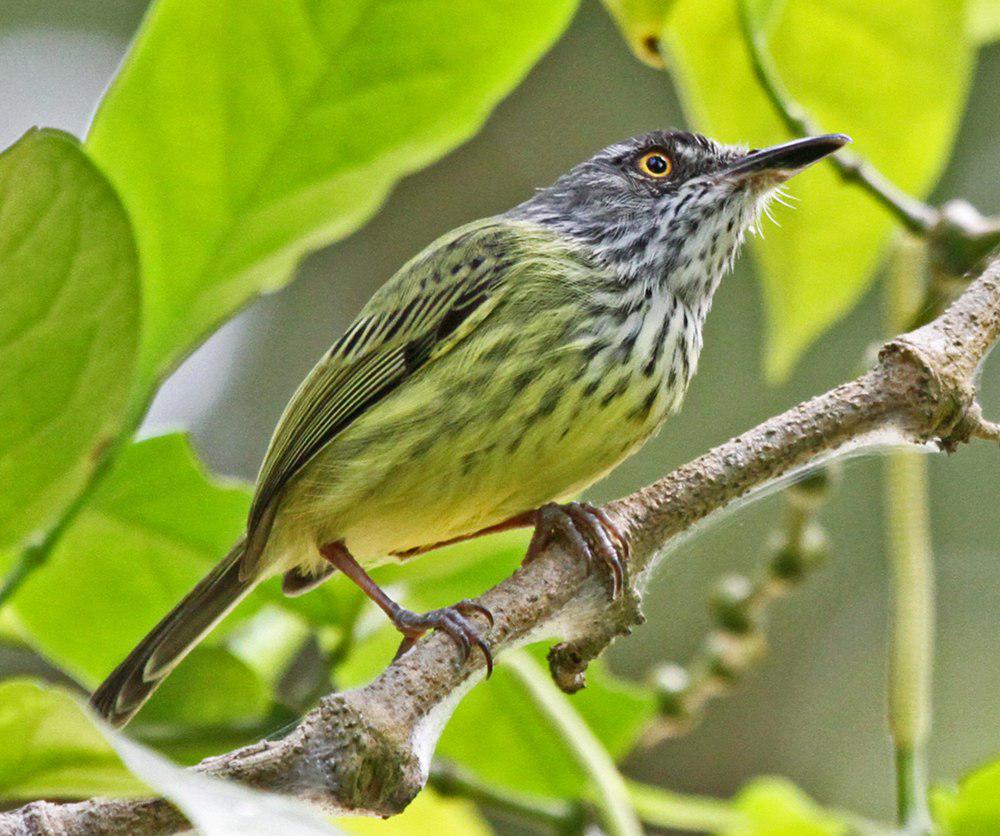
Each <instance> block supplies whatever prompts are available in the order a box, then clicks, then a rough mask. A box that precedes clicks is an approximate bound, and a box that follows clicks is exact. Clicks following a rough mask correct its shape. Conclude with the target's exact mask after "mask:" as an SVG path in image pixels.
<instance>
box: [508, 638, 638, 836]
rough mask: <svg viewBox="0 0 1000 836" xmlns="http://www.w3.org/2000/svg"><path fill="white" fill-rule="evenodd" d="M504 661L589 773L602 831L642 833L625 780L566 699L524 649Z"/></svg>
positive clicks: (621, 835) (632, 835)
mask: <svg viewBox="0 0 1000 836" xmlns="http://www.w3.org/2000/svg"><path fill="white" fill-rule="evenodd" d="M504 664H505V667H506V668H507V669H508V670H510V671H511V672H512V673H513V674H514V675H515V676H516V677H517V678H518V679H519V680H520V681H521V684H522V685H524V687H525V689H526V690H527V691H528V693H529V694H530V695H531V698H532V699H533V700H534V701H535V704H536V705H537V706H538V708H539V709H540V710H541V712H542V713H543V714H545V715H546V717H547V718H548V719H549V721H550V723H551V724H552V727H553V728H554V729H555V730H556V731H557V732H558V733H559V735H560V736H561V737H562V739H563V742H564V743H565V744H566V745H567V746H568V747H569V749H570V750H571V751H572V752H573V754H574V755H575V756H576V759H577V762H578V763H579V764H580V766H581V767H582V768H583V770H584V771H585V772H586V773H587V774H588V775H589V776H590V780H591V784H592V785H593V791H594V802H595V807H596V808H597V813H598V817H599V818H600V819H601V821H602V823H603V824H604V828H605V830H606V831H607V832H608V833H609V834H612V836H641V834H642V825H641V824H640V823H639V817H638V816H637V815H636V812H635V809H634V808H633V807H632V802H631V800H630V799H629V794H628V789H627V788H626V786H625V779H624V778H622V776H621V773H620V772H619V771H618V767H617V766H615V763H614V761H612V760H611V756H610V755H608V752H607V750H606V749H605V748H604V746H603V745H601V742H600V741H599V740H598V739H597V738H596V737H594V733H593V732H592V731H591V730H590V727H589V726H588V725H587V724H586V723H585V722H584V721H583V718H582V717H581V716H580V715H579V714H578V713H577V711H576V709H575V708H573V706H572V705H570V704H569V702H568V699H569V698H568V697H567V696H566V695H565V694H564V693H563V692H562V691H560V690H559V689H558V688H556V686H555V685H554V684H553V682H552V679H551V678H550V677H549V675H548V674H547V673H546V672H545V671H544V670H542V668H540V667H539V666H538V664H537V663H536V662H535V660H534V659H532V658H531V657H530V656H529V655H528V654H527V653H525V652H524V651H522V650H515V651H513V652H511V653H509V654H508V655H507V657H506V658H505V659H504Z"/></svg>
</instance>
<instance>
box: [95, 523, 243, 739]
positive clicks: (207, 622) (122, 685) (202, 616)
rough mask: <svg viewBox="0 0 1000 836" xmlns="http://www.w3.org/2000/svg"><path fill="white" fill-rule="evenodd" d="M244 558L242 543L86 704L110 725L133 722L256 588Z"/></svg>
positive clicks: (176, 608) (112, 674)
mask: <svg viewBox="0 0 1000 836" xmlns="http://www.w3.org/2000/svg"><path fill="white" fill-rule="evenodd" d="M243 553H244V541H243V540H242V539H240V541H239V542H238V543H237V544H236V545H235V546H234V547H233V548H232V550H231V551H230V552H229V554H227V555H226V556H225V557H224V558H223V559H222V561H221V562H220V563H219V564H218V565H217V566H216V567H215V568H214V569H213V570H212V571H211V572H209V574H208V575H207V576H206V577H205V578H203V579H202V580H201V581H200V582H199V584H198V585H197V586H196V587H195V588H194V589H193V590H191V592H190V593H189V594H188V595H187V597H185V598H184V600H183V601H181V602H180V603H179V604H178V605H177V606H176V607H174V608H173V609H172V610H171V611H170V613H169V614H168V615H167V616H166V617H165V618H164V619H163V620H162V621H161V622H160V623H159V624H157V625H156V626H155V627H154V628H153V629H152V630H150V632H149V634H148V635H147V636H146V638H144V639H143V640H142V641H141V642H139V644H138V645H137V646H136V648H135V649H134V650H133V651H132V652H131V653H129V655H128V656H127V657H126V658H125V661H123V662H122V663H121V664H120V665H119V666H118V667H117V668H115V669H114V670H113V671H112V672H111V674H110V675H109V676H108V678H107V679H105V680H104V682H102V683H101V685H100V687H99V688H98V689H97V690H96V691H95V692H94V695H93V697H91V699H90V704H91V705H92V706H93V707H94V709H95V710H96V711H97V712H98V713H99V714H100V715H101V716H103V717H104V718H105V719H106V720H107V721H108V722H109V723H111V724H112V725H113V726H123V725H125V723H127V722H128V721H129V720H131V719H132V716H133V715H134V714H135V713H136V712H137V711H138V710H139V709H140V708H142V705H143V703H145V702H146V700H148V699H149V698H150V696H151V695H152V693H153V691H155V690H156V689H157V688H158V687H159V685H160V683H161V682H163V680H164V679H166V677H167V674H169V673H170V672H171V671H172V670H173V669H174V668H175V667H177V665H178V663H179V662H180V661H181V659H183V658H184V657H185V656H187V654H188V653H189V652H190V651H191V648H193V647H194V646H195V645H196V644H197V643H198V642H199V641H200V640H201V638H202V636H204V635H205V634H206V633H207V632H208V631H209V630H211V629H212V627H214V626H215V625H216V624H217V623H218V622H219V621H220V620H221V619H222V617H223V616H224V615H225V614H226V613H228V612H229V611H230V610H231V609H232V608H233V607H235V606H236V605H237V604H238V603H239V602H240V601H241V600H242V599H243V598H244V597H245V596H246V595H247V594H248V593H249V592H250V591H251V590H252V589H253V588H254V587H255V586H256V585H257V580H258V578H257V577H251V578H241V577H240V567H241V561H242V558H243Z"/></svg>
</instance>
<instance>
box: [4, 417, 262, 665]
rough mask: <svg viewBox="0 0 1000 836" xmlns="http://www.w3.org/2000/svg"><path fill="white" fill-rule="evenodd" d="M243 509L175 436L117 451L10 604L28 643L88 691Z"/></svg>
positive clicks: (207, 564) (228, 538) (231, 534)
mask: <svg viewBox="0 0 1000 836" xmlns="http://www.w3.org/2000/svg"><path fill="white" fill-rule="evenodd" d="M248 503H249V494H248V492H247V491H246V489H245V488H243V487H237V486H235V485H227V484H222V483H220V482H217V481H210V480H209V479H208V478H207V477H206V475H205V473H204V471H203V469H202V468H201V465H200V464H199V462H198V461H197V459H196V458H195V456H194V453H193V452H192V451H191V449H190V447H189V445H188V442H187V439H186V438H185V437H183V436H181V435H165V436H160V437H158V438H151V439H148V440H146V441H141V442H139V443H137V444H133V445H131V446H130V447H128V448H126V449H125V451H124V452H123V453H122V455H121V456H120V457H119V459H118V460H117V461H116V463H115V466H114V469H113V471H112V472H111V473H109V474H108V476H107V477H106V479H105V480H104V481H103V482H102V483H101V485H100V486H99V487H98V489H97V490H96V491H95V493H94V496H93V498H92V499H91V501H90V503H88V505H87V507H86V508H85V509H83V510H82V511H81V512H80V514H79V515H78V516H77V517H76V519H75V520H74V521H73V523H72V524H71V526H70V527H69V528H68V529H67V531H66V532H65V534H64V535H63V536H62V537H61V538H60V540H59V542H58V544H57V545H56V547H55V549H54V550H53V552H52V554H51V556H50V558H49V560H48V562H47V563H46V564H45V565H44V566H43V567H42V568H40V569H39V570H37V571H36V572H35V573H34V574H33V575H32V576H31V577H30V578H29V579H28V581H27V582H26V583H25V584H24V586H23V587H22V588H21V590H20V591H19V592H18V593H17V595H16V596H15V598H14V601H13V604H14V607H15V608H16V612H17V615H18V617H19V618H20V620H21V622H22V623H23V624H24V625H25V627H26V628H27V630H28V632H29V634H30V638H31V641H32V642H33V643H34V644H35V645H36V646H37V647H38V648H39V649H40V650H41V651H42V652H43V653H44V654H45V655H46V656H48V657H49V658H50V659H52V660H53V661H54V662H56V663H57V664H58V665H59V666H60V667H62V668H63V669H64V670H66V671H68V672H69V673H71V674H72V675H73V676H75V677H77V678H78V679H79V680H80V681H81V682H83V683H85V684H87V685H93V684H95V683H96V682H97V681H98V680H99V679H100V678H101V677H102V676H104V675H105V674H107V673H108V672H109V671H110V670H111V669H112V668H113V667H114V666H115V665H116V664H117V663H118V662H120V661H121V659H122V658H123V657H124V655H125V654H126V653H127V652H128V651H129V650H131V649H132V647H133V646H134V645H135V644H136V642H138V641H139V639H141V638H142V636H143V635H145V633H146V632H147V631H148V630H149V629H150V628H151V627H152V626H153V625H154V624H156V622H157V621H159V619H160V618H161V617H162V616H163V615H165V614H166V613H167V612H168V611H169V610H170V609H171V608H172V607H173V606H174V605H175V604H176V603H177V602H178V601H179V600H180V599H181V598H182V597H183V596H184V595H185V594H186V593H187V592H189V591H190V590H191V588H192V587H193V586H194V585H195V583H197V582H198V581H199V580H200V579H201V577H202V576H203V575H204V574H205V573H206V572H207V571H208V570H209V568H211V566H212V565H214V563H215V562H216V561H218V560H219V559H220V558H221V557H222V556H223V555H224V554H225V553H226V552H227V551H228V549H229V547H230V546H231V545H232V543H233V542H234V541H235V539H236V538H237V537H238V536H239V534H240V532H241V531H242V530H243V526H244V523H245V520H246V510H247V506H248ZM192 664H195V663H192ZM176 675H180V674H179V672H178V674H176Z"/></svg>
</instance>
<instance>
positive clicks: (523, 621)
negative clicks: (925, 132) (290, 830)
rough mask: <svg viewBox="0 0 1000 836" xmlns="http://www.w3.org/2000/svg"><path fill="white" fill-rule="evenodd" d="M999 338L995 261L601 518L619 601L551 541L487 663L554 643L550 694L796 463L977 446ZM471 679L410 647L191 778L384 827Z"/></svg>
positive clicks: (433, 651)
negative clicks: (622, 542) (856, 363)
mask: <svg viewBox="0 0 1000 836" xmlns="http://www.w3.org/2000/svg"><path fill="white" fill-rule="evenodd" d="M998 337H1000V257H997V258H994V260H993V261H992V263H991V265H990V266H989V267H988V268H987V270H986V271H985V272H984V273H983V274H982V275H981V276H980V277H979V278H978V279H976V280H975V281H974V282H973V283H972V284H971V285H970V286H969V288H968V289H967V290H966V291H965V293H963V294H962V296H961V297H960V298H959V299H958V300H957V301H956V302H955V303H954V304H953V305H952V306H951V307H949V308H948V310H947V311H945V312H944V313H943V314H942V315H941V316H940V317H938V318H937V319H935V320H934V321H932V322H930V323H929V324H927V325H925V326H923V327H921V328H919V329H917V330H916V331H913V332H911V333H909V334H905V335H902V336H900V337H897V338H896V339H894V340H892V341H891V342H889V343H888V344H886V346H885V347H884V348H883V349H882V352H881V353H880V355H879V359H878V361H877V363H876V365H875V367H874V368H873V369H872V370H871V371H869V372H867V373H866V374H864V375H862V376H861V377H859V378H857V379H855V380H852V381H850V382H848V383H844V384H842V385H841V386H838V387H837V388H835V389H832V390H831V391H829V392H827V393H825V394H823V395H819V396H818V397H815V398H813V399H811V400H809V401H806V402H804V403H802V404H799V405H798V406H796V407H794V408H792V409H790V410H789V411H788V412H785V413H784V414H782V415H779V416H777V417H774V418H771V419H770V420H768V421H765V422H764V423H763V424H760V425H759V426H758V427H755V428H754V429H752V430H750V431H749V432H747V433H745V434H744V435H742V436H739V437H737V438H734V439H732V440H731V441H728V442H726V443H725V444H722V445H720V446H718V447H716V448H715V449H713V450H711V451H709V452H708V453H706V454H705V455H703V456H701V457H700V458H698V459H695V460H694V461H692V462H690V463H688V464H686V465H684V466H683V467H680V468H678V469H677V470H675V471H673V472H672V473H670V474H669V475H667V476H665V477H664V478H663V479H661V480H660V481H658V482H656V483H655V484H653V485H650V486H649V487H647V488H644V489H643V490H640V491H638V492H636V493H634V494H632V495H631V496H628V497H626V498H624V499H620V500H617V501H615V502H611V503H609V504H608V505H607V506H605V510H606V511H607V513H608V514H609V515H611V516H612V517H613V518H614V519H615V520H616V521H617V522H618V523H619V524H620V526H621V528H622V530H623V531H624V532H625V534H626V536H627V538H628V540H629V544H630V546H631V553H630V557H629V559H628V565H627V568H628V572H629V584H628V585H629V590H628V591H627V593H626V594H625V595H623V596H622V597H621V598H620V599H619V600H617V601H615V602H609V600H608V597H607V592H606V588H605V585H604V584H603V583H602V582H601V579H600V578H598V577H596V576H588V575H587V574H586V571H585V569H584V567H583V565H582V563H581V561H579V560H578V559H577V558H576V557H575V556H574V555H573V554H572V553H571V552H569V551H567V550H566V549H565V548H564V547H563V546H562V545H561V544H560V543H559V542H558V541H556V542H553V543H552V544H551V545H550V546H549V547H548V548H547V549H546V550H545V552H544V553H543V554H542V555H541V556H540V557H539V558H537V559H536V560H534V561H532V562H531V563H530V564H528V565H527V566H524V567H522V568H520V569H519V570H518V571H517V572H515V573H514V575H513V576H511V577H510V578H508V579H507V580H505V581H504V582H503V583H501V584H499V585H498V586H496V587H494V588H493V589H491V590H489V591H487V592H486V593H484V594H483V595H482V596H481V597H480V598H479V599H478V600H479V602H480V603H481V604H483V605H485V606H487V607H489V608H490V609H491V610H492V611H493V614H494V616H495V619H496V624H495V627H494V629H493V630H492V631H491V632H490V634H489V636H488V638H487V640H488V642H489V644H490V646H491V647H492V649H493V652H494V654H496V655H500V654H502V652H503V651H504V650H507V649H510V648H513V647H516V646H518V645H522V644H525V643H528V642H530V641H537V640H540V639H544V638H547V637H550V636H559V637H560V638H562V639H563V641H562V643H561V644H559V645H557V646H556V647H555V648H553V650H552V652H551V653H550V665H551V668H552V673H553V676H554V678H555V680H556V682H557V683H559V684H560V686H561V687H563V688H564V690H568V691H572V690H574V689H576V688H578V687H580V686H581V685H582V684H583V676H584V672H585V669H586V665H587V663H588V662H589V661H590V660H591V659H593V658H594V657H595V656H597V655H598V654H599V653H600V652H601V651H602V650H603V649H604V648H605V647H606V646H607V644H608V643H609V642H610V641H611V640H612V639H613V638H614V637H615V636H618V635H623V634H626V633H628V632H629V631H630V630H631V628H632V627H633V626H634V625H636V624H638V623H640V622H641V620H642V617H641V614H640V611H639V603H640V597H639V596H640V594H641V590H642V589H643V587H644V586H645V584H646V582H647V580H648V578H649V575H650V570H651V569H652V567H653V566H654V564H655V562H656V560H657V558H658V557H659V556H660V555H662V554H663V553H664V552H665V550H666V549H667V548H668V547H669V546H672V545H674V544H675V543H676V542H677V541H678V540H679V539H680V538H681V537H683V536H684V535H686V534H688V533H689V532H691V530H692V529H693V528H694V526H695V525H696V524H697V523H699V522H701V521H702V520H704V519H705V518H706V517H708V516H709V515H710V514H712V513H714V512H716V511H719V510H721V509H723V508H726V507H727V506H730V505H732V504H733V503H734V502H736V501H737V500H741V499H743V498H745V497H747V496H748V495H750V494H751V493H753V492H755V491H757V490H759V489H761V488H763V487H764V486H765V485H767V484H768V483H769V482H772V481H773V480H774V479H777V478H779V477H782V476H785V475H787V474H789V473H791V472H793V471H794V470H796V469H797V468H800V467H802V466H803V465H805V464H808V463H814V462H816V461H819V460H822V459H824V458H828V457H830V456H833V455H835V454H836V453H837V452H841V451H844V450H846V449H852V448H856V447H858V446H861V445H866V444H867V445H871V444H877V443H887V442H892V443H899V444H903V443H912V444H925V443H926V442H928V441H937V442H938V444H939V445H940V446H941V447H942V448H943V449H945V450H953V449H954V448H955V447H956V446H957V445H958V444H959V443H961V442H964V441H967V440H969V439H970V438H972V437H982V436H990V435H992V433H993V430H992V429H991V428H990V427H991V425H989V424H987V423H986V422H984V420H983V418H982V414H981V411H980V410H979V407H978V404H977V403H976V401H975V388H974V377H975V374H976V372H977V370H978V368H979V365H980V363H981V362H982V360H983V358H984V357H985V356H986V354H987V353H988V352H989V350H990V348H991V347H992V346H993V344H994V343H995V342H996V341H997V339H998ZM482 676H483V665H482V658H481V656H480V655H478V654H471V655H470V657H469V659H468V660H467V661H466V662H465V663H464V664H460V663H459V662H458V659H457V657H456V654H455V649H454V645H453V643H452V642H451V640H450V639H449V638H448V637H447V636H436V635H434V636H431V637H430V638H428V639H427V640H425V641H422V642H420V643H419V644H418V645H417V646H416V647H414V648H413V649H412V650H411V651H410V652H408V653H407V654H405V655H404V656H403V657H402V658H401V659H399V660H397V661H396V662H394V663H393V664H392V665H390V666H389V667H388V668H387V669H386V670H385V671H384V672H383V673H382V674H381V675H380V676H379V677H378V678H376V679H375V680H374V681H373V682H371V683H370V684H368V685H366V686H364V687H363V688H358V689H355V690H353V691H347V692H345V693H338V694H331V695H329V696H327V697H325V698H324V699H323V700H322V701H321V703H320V705H319V706H318V707H317V708H316V709H314V710H313V711H311V712H309V713H308V714H307V715H305V717H303V718H302V721H301V722H300V723H299V725H298V726H297V727H296V728H295V729H294V730H293V731H292V732H290V733H289V734H288V736H286V737H285V738H283V739H281V740H277V741H261V742H260V743H257V744H254V745H252V746H248V747H245V748H243V749H239V750H236V751H234V752H230V753H228V754H225V755H220V756H218V757H215V758H209V759H207V760H205V761H203V762H202V763H201V764H199V765H198V766H197V767H195V769H197V770H199V771H201V772H204V773H207V774H211V775H215V776H220V777H225V778H231V779H234V780H238V781H242V782H244V783H246V784H249V785H252V786H256V787H261V788H265V789H267V790H271V791H276V792H284V793H288V794H291V795H295V796H298V797H300V798H304V799H307V800H309V801H312V802H314V803H317V804H319V805H321V806H323V807H324V808H326V809H329V810H334V811H340V812H343V811H351V812H356V813H372V814H375V815H391V814H393V813H397V812H399V811H400V810H402V809H403V808H404V807H405V806H406V804H407V803H408V802H409V801H410V800H411V799H412V798H413V797H414V796H415V795H416V794H417V793H418V792H419V791H420V790H421V788H422V787H423V785H424V783H425V782H426V780H427V775H428V771H429V768H430V761H431V756H432V754H433V751H434V747H435V745H436V743H437V739H438V736H439V734H440V731H441V728H442V727H443V725H444V723H445V721H446V720H447V718H448V717H449V716H450V714H451V712H452V711H453V709H454V707H455V706H456V705H457V704H458V702H459V701H460V700H461V698H462V697H463V696H464V695H465V693H466V692H467V691H468V690H469V689H470V688H471V687H472V686H473V685H474V684H475V683H476V682H478V681H479V680H480V679H481V678H482ZM182 824H183V818H182V817H181V816H180V814H179V813H177V812H175V811H174V810H173V808H172V807H170V805H169V804H168V803H167V802H165V801H161V800H156V799H152V800H151V799H140V800H132V801H120V800H114V801H112V800H108V799H99V798H98V799H92V800H89V801H84V802H79V803H74V804H64V805H58V804H50V803H47V802H35V803H33V804H29V805H27V806H26V807H23V808H21V809H20V810H16V811H13V812H11V813H7V814H5V815H2V816H0V833H2V834H6V833H59V834H75V833H88V834H94V833H120V832H128V833H132V834H150V833H166V832H171V831H173V830H176V829H178V828H179V827H181V826H182Z"/></svg>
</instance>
